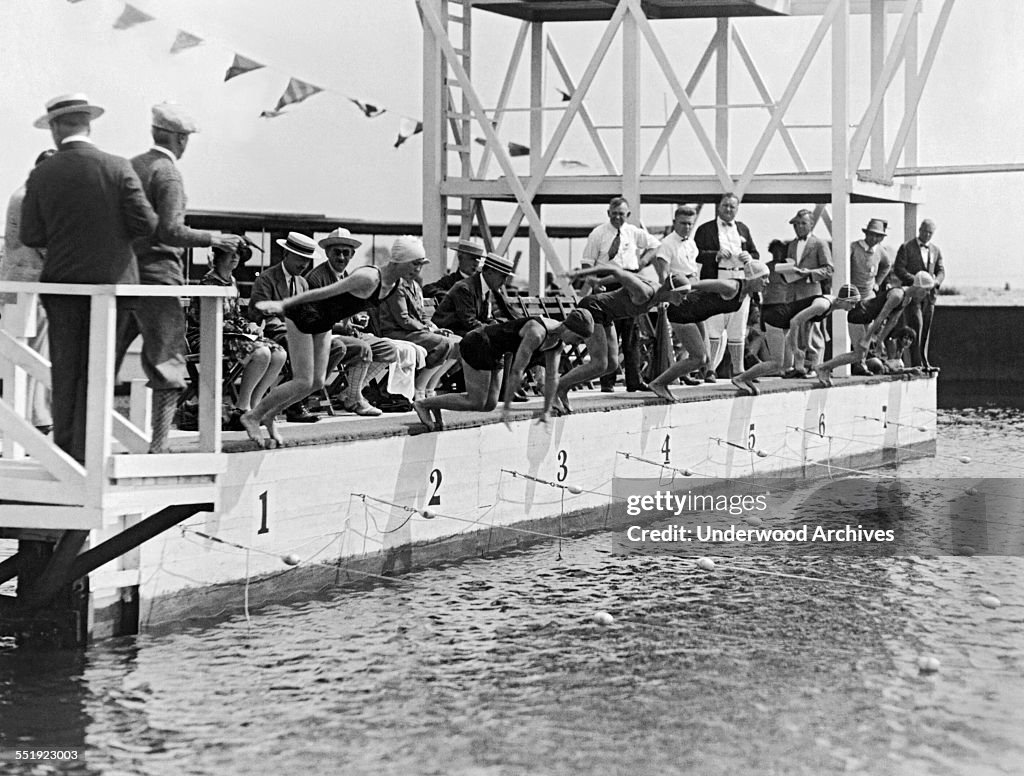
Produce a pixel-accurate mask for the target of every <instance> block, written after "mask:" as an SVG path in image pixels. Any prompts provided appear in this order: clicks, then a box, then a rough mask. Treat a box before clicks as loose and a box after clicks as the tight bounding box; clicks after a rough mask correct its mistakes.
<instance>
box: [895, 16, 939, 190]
mask: <svg viewBox="0 0 1024 776" xmlns="http://www.w3.org/2000/svg"><path fill="white" fill-rule="evenodd" d="M953 3H954V0H945V1H944V2H943V4H942V9H941V10H940V11H939V16H938V18H937V19H936V20H935V27H934V28H933V29H932V35H931V38H930V39H929V41H928V48H927V49H925V52H924V58H923V59H922V60H921V66H920V68H919V70H918V73H917V77H916V78H915V79H914V83H913V86H912V87H911V89H910V91H909V92H908V94H907V96H906V105H905V108H904V113H903V120H902V121H901V122H900V127H899V129H898V130H896V137H895V139H894V140H893V147H892V151H891V152H890V154H889V161H888V163H887V164H886V167H885V177H889V178H891V177H892V174H893V171H894V170H895V169H896V165H897V164H899V160H900V155H901V154H902V153H903V149H904V147H905V146H906V143H907V139H908V138H909V137H910V134H911V131H912V129H913V127H914V125H915V124H916V122H917V108H918V106H919V105H920V104H921V95H922V94H924V87H925V85H926V84H927V83H928V76H929V75H931V72H932V65H934V64H935V56H936V55H937V54H938V53H939V44H940V43H941V42H942V36H943V34H944V33H945V31H946V24H947V23H948V22H949V15H950V13H952V11H953ZM916 163H917V162H916V161H915V162H909V163H908V166H910V167H912V166H914V165H915V164H916Z"/></svg>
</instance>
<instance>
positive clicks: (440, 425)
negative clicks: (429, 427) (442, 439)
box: [430, 409, 444, 431]
mask: <svg viewBox="0 0 1024 776" xmlns="http://www.w3.org/2000/svg"><path fill="white" fill-rule="evenodd" d="M430 414H431V415H433V416H434V431H444V421H442V420H441V410H439V409H432V410H431V411H430Z"/></svg>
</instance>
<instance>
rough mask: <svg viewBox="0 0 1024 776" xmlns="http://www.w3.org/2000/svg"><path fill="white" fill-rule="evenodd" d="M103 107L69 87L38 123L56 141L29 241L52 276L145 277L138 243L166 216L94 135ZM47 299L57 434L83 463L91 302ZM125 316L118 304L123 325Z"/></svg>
mask: <svg viewBox="0 0 1024 776" xmlns="http://www.w3.org/2000/svg"><path fill="white" fill-rule="evenodd" d="M102 114H103V109H102V108H100V107H97V106H95V105H92V104H90V102H89V99H88V98H87V97H86V96H85V95H84V94H70V95H64V96H61V97H57V98H55V99H53V100H51V101H50V102H49V103H47V105H46V115H44V116H42V117H41V118H39V119H37V120H36V122H35V126H36V127H37V128H39V129H46V128H49V130H50V133H51V134H52V136H53V141H54V143H55V144H56V146H57V153H56V155H54V156H53V157H51V158H50V159H47V160H46V161H45V162H43V163H42V164H40V165H39V166H38V167H36V168H35V169H34V170H32V172H31V174H30V175H29V178H28V183H27V184H26V188H25V201H24V203H23V205H22V219H21V240H22V242H23V243H24V244H25V245H28V246H29V247H32V248H46V251H47V252H46V259H45V261H44V262H43V271H42V273H41V274H40V277H39V279H40V281H41V282H43V283H90V284H91V283H96V284H108V283H109V284H117V283H138V282H139V270H138V266H137V265H136V262H135V254H134V253H133V252H132V240H133V239H136V238H142V237H148V236H150V235H152V234H153V232H154V231H155V230H156V225H157V215H156V213H155V212H154V211H153V208H152V207H151V206H150V204H149V201H148V200H147V199H146V195H145V193H144V192H143V190H142V184H141V183H140V182H139V177H138V175H136V174H135V171H134V170H133V169H132V166H131V164H130V163H129V162H128V160H127V159H122V158H121V157H119V156H113V155H112V154H108V153H104V152H103V151H100V150H99V149H98V148H96V146H95V145H93V142H92V140H91V139H90V138H89V133H90V131H91V126H90V122H91V121H92V120H93V119H95V118H98V117H99V116H101V115H102ZM41 300H42V303H43V307H45V308H46V317H47V319H48V320H49V322H50V363H51V367H50V369H51V375H52V381H53V391H52V398H53V439H54V442H55V443H56V444H57V446H58V447H60V448H61V449H62V450H64V451H66V452H67V453H68V454H69V455H71V457H72V458H74V459H75V460H77V461H79V462H82V463H84V461H85V418H86V401H87V395H86V387H87V384H88V379H89V308H90V300H89V297H87V296H60V295H54V294H45V295H42V299H41ZM126 314H127V312H126V310H125V309H122V308H121V305H120V304H119V306H118V318H119V323H121V322H122V321H123V317H124V316H125V315H126ZM93 398H95V397H93Z"/></svg>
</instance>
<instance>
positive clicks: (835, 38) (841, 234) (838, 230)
mask: <svg viewBox="0 0 1024 776" xmlns="http://www.w3.org/2000/svg"><path fill="white" fill-rule="evenodd" d="M832 1H833V3H836V4H838V6H839V8H838V12H837V13H836V14H835V17H834V20H833V22H832V245H833V246H834V248H833V251H832V254H833V260H834V262H835V267H836V269H835V277H834V278H833V280H832V287H833V288H835V289H838V288H839V287H840V286H842V285H843V284H844V283H847V282H849V278H850V248H849V246H850V238H849V233H850V223H849V215H850V179H851V175H850V172H849V159H850V131H849V126H850V92H849V82H850V0H832ZM833 320H834V323H833V326H832V352H833V353H834V354H836V355H839V354H840V353H845V352H847V350H849V344H850V337H849V333H848V331H847V328H846V313H845V312H839V314H838V315H837V316H836V317H835V318H834V319H833Z"/></svg>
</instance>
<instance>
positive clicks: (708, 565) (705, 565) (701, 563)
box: [697, 558, 715, 571]
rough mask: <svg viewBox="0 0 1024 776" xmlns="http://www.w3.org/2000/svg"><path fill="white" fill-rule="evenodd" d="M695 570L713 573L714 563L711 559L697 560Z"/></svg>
mask: <svg viewBox="0 0 1024 776" xmlns="http://www.w3.org/2000/svg"><path fill="white" fill-rule="evenodd" d="M697 568H702V569H704V570H705V571H714V570H715V562H714V561H713V560H711V558H698V559H697Z"/></svg>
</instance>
